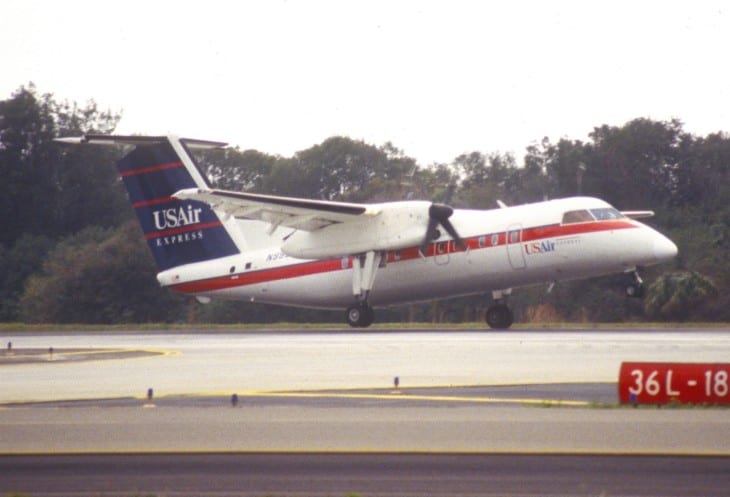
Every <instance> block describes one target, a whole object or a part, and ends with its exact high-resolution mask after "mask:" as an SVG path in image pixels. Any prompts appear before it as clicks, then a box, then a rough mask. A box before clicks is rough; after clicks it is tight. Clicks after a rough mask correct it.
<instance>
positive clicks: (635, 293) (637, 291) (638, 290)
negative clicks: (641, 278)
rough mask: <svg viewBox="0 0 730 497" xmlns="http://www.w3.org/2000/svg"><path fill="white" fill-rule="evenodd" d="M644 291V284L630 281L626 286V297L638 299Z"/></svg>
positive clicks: (642, 295)
mask: <svg viewBox="0 0 730 497" xmlns="http://www.w3.org/2000/svg"><path fill="white" fill-rule="evenodd" d="M645 293H646V291H645V290H644V285H642V284H641V283H631V284H630V285H628V286H627V287H626V296H627V297H632V298H636V299H640V298H643V297H644V294H645Z"/></svg>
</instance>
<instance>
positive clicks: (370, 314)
mask: <svg viewBox="0 0 730 497" xmlns="http://www.w3.org/2000/svg"><path fill="white" fill-rule="evenodd" d="M383 260H384V259H383V254H381V253H380V252H373V251H371V252H367V253H365V254H363V255H360V256H355V257H353V259H352V294H353V295H354V296H355V299H357V302H356V303H355V304H352V305H351V306H350V307H348V308H347V312H346V313H345V320H346V321H347V324H349V325H350V326H352V327H353V328H367V327H368V326H370V325H371V324H373V321H374V320H375V311H373V308H372V307H370V304H368V295H370V290H372V289H373V283H374V282H375V273H376V272H377V270H378V267H380V264H381V262H383Z"/></svg>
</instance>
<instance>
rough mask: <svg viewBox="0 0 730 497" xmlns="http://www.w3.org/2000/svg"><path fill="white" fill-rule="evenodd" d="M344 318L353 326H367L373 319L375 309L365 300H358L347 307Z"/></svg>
mask: <svg viewBox="0 0 730 497" xmlns="http://www.w3.org/2000/svg"><path fill="white" fill-rule="evenodd" d="M345 319H346V320H347V324H349V325H350V326H352V327H353V328H367V327H368V326H370V325H371V324H373V321H374V320H375V311H373V308H372V307H370V305H368V303H367V302H358V303H357V304H353V305H351V306H350V307H348V308H347V312H346V313H345Z"/></svg>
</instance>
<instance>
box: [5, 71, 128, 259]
mask: <svg viewBox="0 0 730 497" xmlns="http://www.w3.org/2000/svg"><path fill="white" fill-rule="evenodd" d="M118 119H119V116H117V115H113V114H111V113H109V112H100V111H99V110H98V108H97V107H96V104H94V103H93V102H92V103H90V104H88V105H87V106H86V107H84V108H80V107H78V106H76V105H75V104H74V105H71V104H68V103H59V102H56V101H55V100H54V99H53V97H52V96H51V95H49V94H46V95H42V96H39V95H38V94H37V93H36V90H35V88H34V87H33V86H32V85H30V86H29V87H27V88H26V87H21V88H20V89H19V90H18V91H17V92H16V93H15V94H13V96H12V97H11V98H9V99H7V100H3V101H0V176H1V177H2V178H3V181H2V183H0V213H2V216H0V244H4V245H5V246H6V247H7V246H9V245H12V244H13V242H14V241H15V240H16V239H17V238H19V237H20V236H21V235H22V234H24V233H31V234H35V235H44V236H49V237H52V238H55V237H58V236H64V235H67V234H70V233H73V232H75V231H77V230H79V229H81V228H83V227H85V226H88V225H90V224H95V225H102V226H113V225H115V224H118V223H119V222H120V221H121V220H122V219H123V218H124V217H125V216H127V215H129V207H126V210H125V208H124V207H122V206H123V205H124V204H123V203H122V202H123V200H124V195H123V193H122V191H121V190H120V189H119V187H118V183H119V181H118V176H117V173H116V171H115V169H114V163H113V155H114V153H115V152H114V151H111V150H106V151H91V150H82V149H79V148H77V149H75V150H70V149H69V148H68V147H61V146H59V144H57V143H54V142H53V139H54V138H56V137H57V136H67V135H78V134H79V133H81V132H103V133H106V132H110V131H111V130H113V129H114V126H116V122H117V121H118Z"/></svg>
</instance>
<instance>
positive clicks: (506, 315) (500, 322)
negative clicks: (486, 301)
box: [485, 304, 514, 330]
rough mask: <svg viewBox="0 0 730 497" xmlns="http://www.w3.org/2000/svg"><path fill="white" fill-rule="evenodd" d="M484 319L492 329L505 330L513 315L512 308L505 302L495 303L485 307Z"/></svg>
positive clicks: (510, 324) (510, 323)
mask: <svg viewBox="0 0 730 497" xmlns="http://www.w3.org/2000/svg"><path fill="white" fill-rule="evenodd" d="M485 320H486V322H487V324H488V325H489V327H490V328H492V329H495V330H506V329H507V328H509V327H510V326H512V321H513V320H514V316H513V315H512V310H511V309H510V308H509V307H507V306H506V305H505V304H495V305H493V306H491V307H490V308H489V309H487V313H486V315H485Z"/></svg>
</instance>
